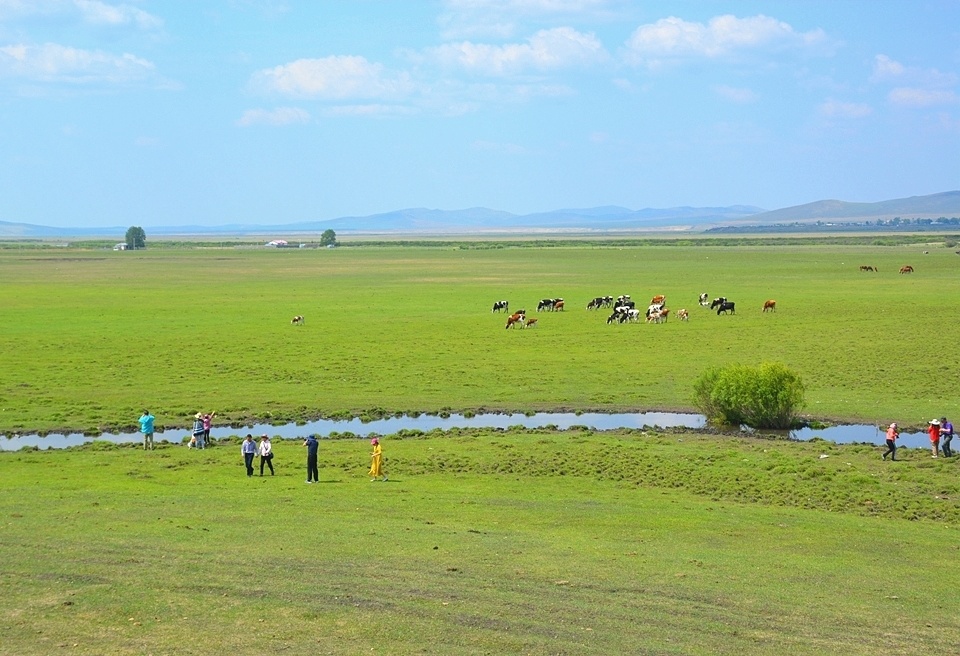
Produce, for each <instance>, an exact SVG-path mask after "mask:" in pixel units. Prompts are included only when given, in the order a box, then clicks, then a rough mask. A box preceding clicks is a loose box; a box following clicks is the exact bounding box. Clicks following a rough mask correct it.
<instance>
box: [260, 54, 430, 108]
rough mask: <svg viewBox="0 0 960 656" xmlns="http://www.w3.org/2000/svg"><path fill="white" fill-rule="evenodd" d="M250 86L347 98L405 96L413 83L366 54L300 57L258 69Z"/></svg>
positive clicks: (292, 93) (405, 76)
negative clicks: (372, 60) (391, 73)
mask: <svg viewBox="0 0 960 656" xmlns="http://www.w3.org/2000/svg"><path fill="white" fill-rule="evenodd" d="M251 86H252V87H253V88H254V89H257V90H259V91H263V92H267V93H279V94H281V95H286V96H293V97H310V98H325V99H329V100H347V99H353V98H396V97H402V96H404V95H407V94H409V93H410V92H411V91H412V86H413V85H412V83H411V82H410V79H409V77H408V76H407V75H406V74H400V75H395V76H390V75H388V74H387V73H386V72H385V70H384V67H383V65H382V64H376V63H371V62H369V61H367V60H366V58H364V57H358V56H333V57H324V58H322V59H298V60H296V61H292V62H290V63H288V64H283V65H281V66H275V67H274V68H266V69H263V70H260V71H257V72H256V73H254V75H253V77H252V79H251Z"/></svg>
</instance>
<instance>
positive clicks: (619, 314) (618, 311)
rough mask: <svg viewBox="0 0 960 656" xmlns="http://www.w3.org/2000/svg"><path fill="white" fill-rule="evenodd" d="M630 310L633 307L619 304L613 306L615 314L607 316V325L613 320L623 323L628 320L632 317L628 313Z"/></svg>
mask: <svg viewBox="0 0 960 656" xmlns="http://www.w3.org/2000/svg"><path fill="white" fill-rule="evenodd" d="M630 310H631V308H628V307H626V306H624V305H618V306H617V307H615V308H613V314H611V315H610V316H609V317H607V325H610V324H611V323H613V322H617V323H623V322H625V321H627V319H629V318H630V315H629V314H628V312H629V311H630Z"/></svg>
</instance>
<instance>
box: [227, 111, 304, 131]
mask: <svg viewBox="0 0 960 656" xmlns="http://www.w3.org/2000/svg"><path fill="white" fill-rule="evenodd" d="M309 122H310V114H309V113H308V112H307V111H306V110H303V109H300V108H299V107H278V108H276V109H248V110H247V111H245V112H244V113H243V115H242V116H241V117H240V118H238V119H237V125H239V126H241V127H250V126H251V125H290V124H293V123H309Z"/></svg>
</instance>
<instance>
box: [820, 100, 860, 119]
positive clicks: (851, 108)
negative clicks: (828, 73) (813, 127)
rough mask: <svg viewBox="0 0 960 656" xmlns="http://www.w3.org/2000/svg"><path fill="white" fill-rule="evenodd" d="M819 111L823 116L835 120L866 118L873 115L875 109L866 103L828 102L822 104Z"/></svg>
mask: <svg viewBox="0 0 960 656" xmlns="http://www.w3.org/2000/svg"><path fill="white" fill-rule="evenodd" d="M817 111H818V112H819V113H820V115H821V116H829V117H835V118H864V117H865V116H869V115H870V114H872V113H873V108H872V107H870V105H867V104H865V103H851V102H841V101H839V100H833V99H830V100H826V101H824V102H822V103H821V104H820V106H819V107H818V108H817Z"/></svg>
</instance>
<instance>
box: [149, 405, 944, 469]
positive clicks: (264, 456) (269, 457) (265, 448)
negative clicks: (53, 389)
mask: <svg viewBox="0 0 960 656" xmlns="http://www.w3.org/2000/svg"><path fill="white" fill-rule="evenodd" d="M215 416H217V413H216V412H206V413H204V412H198V413H197V414H196V415H194V418H193V419H194V421H193V434H192V435H191V437H190V445H189V446H190V448H191V449H194V448H195V449H204V448H206V445H207V444H209V443H210V426H211V425H212V424H213V418H214V417H215ZM155 419H156V418H155V417H154V416H153V415H152V414H150V411H149V410H144V411H143V414H142V415H141V416H140V419H138V420H137V421H138V422H139V423H140V432H141V433H142V434H143V448H144V450H153V422H154V421H155ZM951 430H952V429H951ZM370 445H371V446H372V447H373V452H372V453H371V454H370V477H371V478H370V480H371V481H376V480H384V481H385V480H387V475H386V474H385V473H384V470H383V451H382V448H381V447H380V438H377V437H374V438H372V439H371V440H370ZM303 446H304V447H306V449H307V483H317V482H319V481H320V474H319V471H318V469H317V451H318V450H319V448H320V443H319V442H318V441H317V436H316V435H309V436H307V439H305V440H304V441H303ZM240 453H241V455H243V464H244V465H245V466H246V468H247V476H249V477H252V476H253V460H254V458H255V457H256V456H257V455H259V456H260V475H261V476H263V469H264V467H267V468H269V469H270V475H271V476H273V475H274V469H273V444H272V443H271V442H270V437H269V436H268V435H267V434H266V433H264V434H263V435H261V436H260V441H259V442H254V441H253V435H251V434H250V433H247V436H246V437H245V438H244V439H243V442H242V443H241V444H240Z"/></svg>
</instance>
